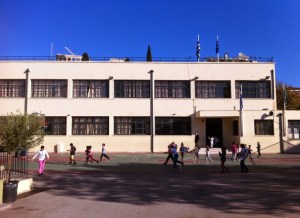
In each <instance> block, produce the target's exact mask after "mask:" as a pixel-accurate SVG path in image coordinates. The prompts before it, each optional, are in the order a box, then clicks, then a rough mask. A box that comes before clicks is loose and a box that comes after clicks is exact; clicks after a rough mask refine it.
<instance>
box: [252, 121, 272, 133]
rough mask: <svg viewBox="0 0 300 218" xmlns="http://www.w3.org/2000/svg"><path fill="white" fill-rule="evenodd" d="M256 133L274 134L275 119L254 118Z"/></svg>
mask: <svg viewBox="0 0 300 218" xmlns="http://www.w3.org/2000/svg"><path fill="white" fill-rule="evenodd" d="M268 125H269V126H268ZM254 134H255V135H274V120H254Z"/></svg>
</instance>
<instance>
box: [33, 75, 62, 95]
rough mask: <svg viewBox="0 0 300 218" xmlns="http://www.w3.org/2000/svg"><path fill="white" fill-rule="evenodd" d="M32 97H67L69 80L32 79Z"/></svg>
mask: <svg viewBox="0 0 300 218" xmlns="http://www.w3.org/2000/svg"><path fill="white" fill-rule="evenodd" d="M31 97H32V98H67V97H68V80H66V79H32V80H31Z"/></svg>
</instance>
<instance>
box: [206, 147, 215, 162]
mask: <svg viewBox="0 0 300 218" xmlns="http://www.w3.org/2000/svg"><path fill="white" fill-rule="evenodd" d="M205 158H206V163H208V160H210V161H211V162H214V160H213V159H212V158H211V157H210V153H209V146H208V145H206V154H205Z"/></svg>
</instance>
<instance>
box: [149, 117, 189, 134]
mask: <svg viewBox="0 0 300 218" xmlns="http://www.w3.org/2000/svg"><path fill="white" fill-rule="evenodd" d="M155 134H156V135H190V134H191V118H190V117H156V118H155Z"/></svg>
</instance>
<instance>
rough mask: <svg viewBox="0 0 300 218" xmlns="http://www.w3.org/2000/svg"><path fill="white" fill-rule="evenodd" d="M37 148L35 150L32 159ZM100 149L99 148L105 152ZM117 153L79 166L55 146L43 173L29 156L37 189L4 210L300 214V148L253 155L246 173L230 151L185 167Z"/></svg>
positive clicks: (6, 213) (4, 213)
mask: <svg viewBox="0 0 300 218" xmlns="http://www.w3.org/2000/svg"><path fill="white" fill-rule="evenodd" d="M32 155H33V154H30V155H29V159H31V157H32ZM99 155H100V154H94V157H95V158H96V159H99ZM108 155H109V156H110V158H111V160H109V161H108V160H106V159H104V161H102V162H100V163H99V164H97V163H96V162H94V163H92V164H90V163H89V164H88V165H87V166H85V165H84V164H85V156H84V154H83V153H78V154H77V155H76V159H77V165H76V166H71V165H68V164H67V163H68V157H69V155H68V154H65V153H63V154H56V153H50V160H49V161H47V163H46V169H45V172H44V175H43V176H38V174H37V168H38V163H37V161H36V160H35V161H34V162H31V161H30V162H29V173H30V176H32V177H33V179H34V188H35V189H34V191H32V192H30V193H26V194H22V195H19V196H18V198H17V201H16V202H14V203H12V204H6V205H2V207H1V208H0V217H8V218H10V217H253V216H254V217H299V215H300V188H299V185H300V155H292V154H289V155H288V154H268V155H263V156H262V157H261V158H256V157H255V158H253V159H250V158H248V159H247V161H246V164H247V166H248V168H249V172H248V173H240V169H239V162H238V161H231V160H230V158H229V155H227V162H226V165H227V166H228V167H229V172H228V173H220V170H221V167H220V160H219V159H220V158H219V157H218V156H216V155H212V158H213V159H214V162H213V163H208V164H206V163H205V156H204V155H201V156H200V162H199V163H194V162H193V156H192V154H188V155H187V156H186V158H185V159H184V163H185V164H184V166H182V167H178V168H174V167H173V166H172V163H171V161H169V163H168V165H163V162H164V161H165V158H166V156H167V154H151V153H148V154H137V153H114V154H108Z"/></svg>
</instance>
